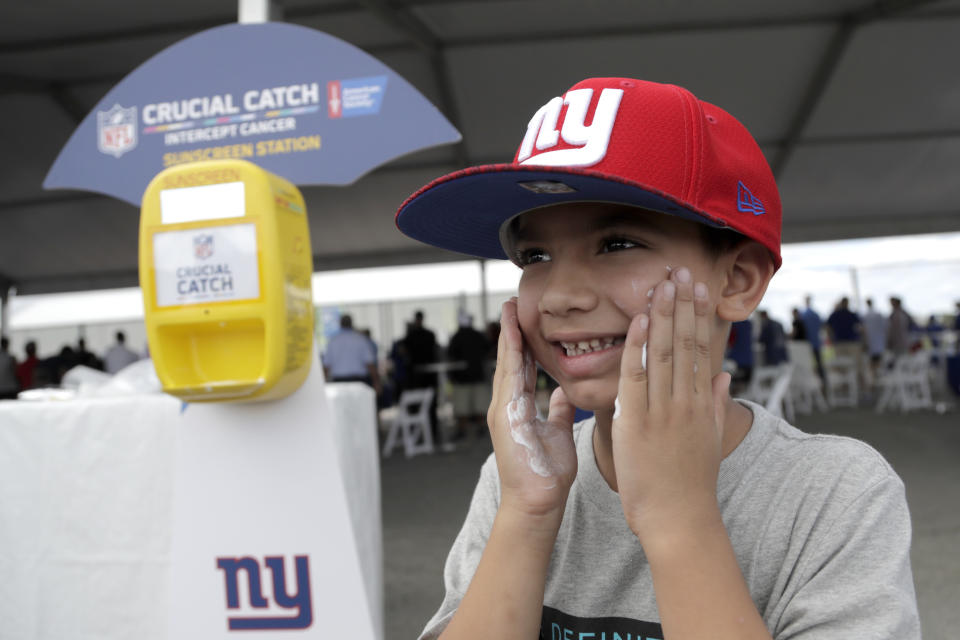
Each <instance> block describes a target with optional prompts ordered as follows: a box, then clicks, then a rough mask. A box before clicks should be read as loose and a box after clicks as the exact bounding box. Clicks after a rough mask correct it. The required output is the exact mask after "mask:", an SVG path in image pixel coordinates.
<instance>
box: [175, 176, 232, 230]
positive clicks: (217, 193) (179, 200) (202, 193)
mask: <svg viewBox="0 0 960 640" xmlns="http://www.w3.org/2000/svg"><path fill="white" fill-rule="evenodd" d="M245 214H246V201H245V200H244V187H243V183H242V182H222V183H219V184H206V185H202V186H199V187H182V188H180V189H164V190H163V191H161V192H160V222H161V223H162V224H176V223H178V222H196V221H197V220H216V219H219V218H242V217H243V216H244V215H245Z"/></svg>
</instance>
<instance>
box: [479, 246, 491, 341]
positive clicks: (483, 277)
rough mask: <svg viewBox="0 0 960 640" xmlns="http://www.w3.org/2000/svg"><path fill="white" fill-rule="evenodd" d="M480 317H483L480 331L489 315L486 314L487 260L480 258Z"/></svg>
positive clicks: (488, 320)
mask: <svg viewBox="0 0 960 640" xmlns="http://www.w3.org/2000/svg"><path fill="white" fill-rule="evenodd" d="M480 317H481V318H483V322H482V326H481V327H480V330H481V331H482V330H483V329H484V327H486V326H487V323H488V322H490V316H488V315H487V261H486V260H480Z"/></svg>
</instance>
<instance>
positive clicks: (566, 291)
mask: <svg viewBox="0 0 960 640" xmlns="http://www.w3.org/2000/svg"><path fill="white" fill-rule="evenodd" d="M596 306H597V294H596V290H595V288H594V286H593V285H592V283H591V282H590V279H589V278H588V277H587V276H586V273H585V272H584V270H583V269H580V268H577V267H576V266H575V265H569V266H562V265H561V263H560V261H557V262H556V263H554V265H553V267H552V268H551V270H550V275H549V276H548V277H547V281H546V285H545V286H544V288H543V291H542V292H541V295H540V302H539V304H538V305H537V309H538V310H539V311H540V313H546V314H550V315H554V316H565V315H567V314H568V313H571V312H574V311H590V310H591V309H593V308H594V307H596Z"/></svg>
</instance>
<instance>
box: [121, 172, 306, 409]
mask: <svg viewBox="0 0 960 640" xmlns="http://www.w3.org/2000/svg"><path fill="white" fill-rule="evenodd" d="M312 272H313V253H312V251H311V248H310V231H309V226H308V224H307V211H306V206H305V204H304V201H303V196H302V195H301V194H300V191H299V190H298V189H297V188H296V187H295V186H294V185H292V184H291V183H289V182H287V181H286V180H284V179H283V178H280V177H279V176H276V175H274V174H272V173H269V172H267V171H264V170H263V169H261V168H260V167H258V166H256V165H255V164H253V163H251V162H247V161H244V160H217V161H208V162H195V163H190V164H183V165H178V166H175V167H171V168H169V169H166V170H164V171H163V172H161V173H159V174H157V176H156V177H155V178H154V179H153V180H152V181H151V182H150V184H149V186H148V187H147V190H146V191H145V192H144V195H143V203H142V206H141V209H140V287H141V289H142V291H143V303H144V316H145V319H146V326H147V340H148V342H149V345H150V355H151V357H152V358H153V362H154V366H155V367H156V370H157V376H158V377H159V378H160V382H161V383H162V384H163V389H164V391H166V392H167V393H170V394H173V395H175V396H178V397H180V398H182V399H183V400H186V401H189V402H204V401H253V400H258V401H259V400H271V399H276V398H282V397H284V396H286V395H289V394H290V393H292V392H294V391H295V390H296V389H297V388H298V387H299V386H300V385H301V384H302V383H303V381H304V380H305V379H306V377H307V373H308V372H309V370H310V365H311V357H312V355H313V299H312V289H311V274H312Z"/></svg>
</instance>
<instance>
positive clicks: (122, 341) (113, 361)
mask: <svg viewBox="0 0 960 640" xmlns="http://www.w3.org/2000/svg"><path fill="white" fill-rule="evenodd" d="M116 340H117V341H116V343H114V345H113V346H112V347H110V348H109V349H107V353H106V354H105V355H104V356H103V366H104V369H105V370H106V372H107V373H109V374H114V373H116V372H118V371H120V370H121V369H123V368H125V367H127V366H129V365H131V364H133V363H134V362H136V361H137V360H139V359H140V356H139V355H137V353H136V352H135V351H133V350H131V349H130V348H129V347H127V336H126V334H124V332H123V331H117V333H116Z"/></svg>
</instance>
